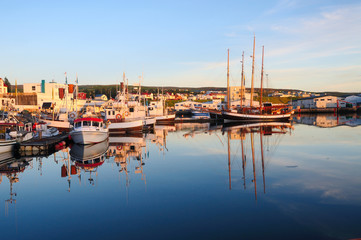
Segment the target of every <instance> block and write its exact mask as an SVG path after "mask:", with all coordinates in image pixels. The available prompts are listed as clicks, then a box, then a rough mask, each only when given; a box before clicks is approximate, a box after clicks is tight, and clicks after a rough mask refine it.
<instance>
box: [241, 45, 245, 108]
mask: <svg viewBox="0 0 361 240" xmlns="http://www.w3.org/2000/svg"><path fill="white" fill-rule="evenodd" d="M243 67H244V51H243V52H242V73H241V107H242V105H243V88H244V84H243V79H244V72H243Z"/></svg>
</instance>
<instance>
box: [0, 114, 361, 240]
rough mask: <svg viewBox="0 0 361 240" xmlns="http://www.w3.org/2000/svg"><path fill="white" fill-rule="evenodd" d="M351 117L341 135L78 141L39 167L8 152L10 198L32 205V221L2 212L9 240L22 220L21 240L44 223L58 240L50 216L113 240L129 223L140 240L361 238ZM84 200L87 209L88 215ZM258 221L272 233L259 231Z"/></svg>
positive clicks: (255, 130)
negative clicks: (153, 238) (90, 228)
mask: <svg viewBox="0 0 361 240" xmlns="http://www.w3.org/2000/svg"><path fill="white" fill-rule="evenodd" d="M310 117H311V118H313V120H316V118H317V116H315V115H313V116H310ZM302 119H303V121H304V122H305V121H306V117H305V116H304V117H303V118H302ZM320 119H321V118H320ZM327 119H328V118H327ZM340 119H341V118H339V123H340V122H341V121H340ZM342 119H343V118H342ZM344 119H345V120H347V121H342V122H343V123H344V124H342V126H344V127H337V128H336V127H335V128H332V129H324V128H315V127H308V126H306V125H303V124H295V125H292V124H290V123H267V124H243V125H213V124H177V125H174V126H159V127H158V126H157V127H156V128H155V129H154V131H153V132H148V133H139V134H135V135H134V134H133V135H111V136H110V137H109V141H106V142H102V143H100V144H96V145H91V146H83V145H75V144H74V145H72V146H71V147H70V148H65V149H62V150H60V151H58V152H56V153H54V154H53V155H51V156H43V157H37V158H33V161H31V160H32V159H30V158H29V159H15V158H14V157H13V156H11V155H4V156H3V157H0V158H1V159H2V160H1V161H0V162H1V163H0V171H1V179H0V180H1V181H2V183H1V184H0V187H1V189H0V190H1V191H2V192H1V193H2V194H1V195H0V196H3V198H2V199H1V201H2V202H3V203H4V201H6V202H5V203H6V204H7V205H9V204H11V203H13V205H15V204H14V203H15V202H16V200H18V201H17V203H16V204H17V207H20V208H21V215H20V216H21V218H15V217H14V218H12V214H8V215H6V216H5V217H4V215H0V217H3V218H0V220H4V221H2V224H3V229H7V228H8V229H9V230H12V231H6V232H9V233H8V235H7V233H6V232H5V235H4V238H7V239H8V238H9V237H10V234H11V233H12V232H15V231H13V230H15V227H14V226H15V223H16V224H18V225H19V226H21V227H22V228H21V229H22V231H21V232H20V231H19V232H17V237H18V238H20V239H21V238H25V234H33V233H34V232H35V230H33V229H35V228H34V224H39V225H41V226H42V231H41V234H42V233H43V232H44V231H48V233H49V235H51V234H53V233H54V231H56V229H55V230H54V228H52V227H50V226H49V225H47V224H46V223H47V221H48V219H51V220H52V221H53V222H56V223H57V227H59V226H61V227H62V231H63V229H71V227H72V226H75V225H76V226H79V227H80V228H84V229H85V228H86V224H87V223H84V225H82V222H83V221H82V220H83V219H88V218H89V219H92V220H93V221H94V226H99V229H102V230H103V231H99V232H98V231H92V232H91V233H89V234H86V233H83V232H82V234H83V235H82V237H89V238H102V237H103V238H104V237H105V236H103V234H104V232H107V233H109V235H106V237H105V238H114V236H117V233H118V230H119V222H122V223H124V224H125V225H124V228H122V231H123V236H124V238H132V236H134V235H132V234H133V233H134V232H135V231H137V230H139V228H141V229H142V231H138V232H137V233H138V234H139V235H137V237H135V238H138V239H144V238H146V237H149V236H157V237H159V238H163V239H165V238H169V236H170V235H172V234H173V235H174V232H176V233H177V236H178V235H179V236H178V238H179V239H188V238H192V237H193V238H197V239H199V238H218V239H234V238H237V237H240V236H242V237H244V238H246V239H263V238H266V237H268V235H269V234H270V236H271V237H270V238H272V239H290V238H293V237H294V236H297V237H296V239H335V238H336V239H347V238H355V237H359V236H361V232H360V230H359V229H358V226H359V225H360V224H361V222H360V220H359V213H360V212H361V208H360V204H359V202H360V199H361V197H360V196H361V194H360V191H359V190H358V189H360V186H361V184H360V183H361V179H360V174H359V171H360V169H361V161H360V156H361V150H360V149H361V148H360V143H361V139H360V136H361V133H360V131H361V127H356V128H350V127H347V125H352V124H350V123H353V122H357V121H358V119H359V118H358V117H354V116H352V117H351V118H349V117H345V118H344ZM313 120H312V121H313ZM336 120H337V119H336ZM349 120H352V121H349ZM295 121H296V119H295ZM310 121H311V120H310ZM332 121H334V119H333V118H332ZM316 122H317V121H316ZM318 122H321V121H318ZM347 122H348V123H347ZM312 125H314V124H313V123H312ZM326 125H327V124H326ZM323 126H325V124H324V125H323ZM357 131H358V132H357ZM33 165H34V167H33ZM124 185H125V186H126V188H124V187H123V186H124ZM66 190H68V191H69V192H68V191H66ZM70 190H71V191H70ZM16 193H19V195H18V196H19V197H18V198H16ZM20 193H21V198H20ZM44 196H46V197H44ZM3 200H4V201H3ZM75 201H77V202H82V204H77V205H76V212H77V214H74V202H75ZM19 205H20V206H19ZM94 206H96V207H94ZM89 209H92V211H89ZM19 212H20V211H19ZM13 215H15V214H13ZM65 215H66V217H64V216H65ZM336 215H337V217H335V216H336ZM36 216H38V217H36ZM69 216H71V218H69ZM34 217H36V223H34V224H30V225H29V222H31V221H32V219H33V218H34ZM13 219H16V220H13ZM145 219H146V220H145ZM10 220H13V221H10ZM140 220H141V221H140ZM14 222H15V223H14ZM34 222H35V221H34ZM257 224H261V225H262V226H265V227H264V231H258V232H256V231H250V230H249V226H250V225H252V226H253V225H254V226H256V225H257ZM227 226H231V227H227ZM26 227H27V228H26ZM220 228H221V229H226V230H224V231H223V230H219V229H220ZM24 229H25V230H24ZM69 231H70V230H69ZM164 231H165V233H164V235H159V233H163V232H164ZM195 232H199V233H200V235H197V236H193V235H192V233H195ZM71 234H73V232H64V233H63V235H61V234H60V235H59V238H64V237H67V236H70V235H71ZM173 235H172V236H173ZM335 236H336V237H335ZM74 237H77V236H74ZM176 238H177V237H176Z"/></svg>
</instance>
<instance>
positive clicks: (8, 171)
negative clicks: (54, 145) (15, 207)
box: [0, 152, 32, 215]
mask: <svg viewBox="0 0 361 240" xmlns="http://www.w3.org/2000/svg"><path fill="white" fill-rule="evenodd" d="M31 160H32V158H30V159H29V158H23V159H16V158H15V157H14V156H13V154H12V153H11V152H6V153H2V154H1V155H0V184H1V183H2V182H3V178H5V177H6V178H7V179H8V180H9V186H10V191H9V197H8V199H6V200H5V215H7V214H8V211H9V204H15V203H16V196H17V194H16V193H15V192H14V191H13V185H14V183H18V182H19V174H20V173H22V172H24V171H25V169H26V168H27V167H28V166H29V162H31Z"/></svg>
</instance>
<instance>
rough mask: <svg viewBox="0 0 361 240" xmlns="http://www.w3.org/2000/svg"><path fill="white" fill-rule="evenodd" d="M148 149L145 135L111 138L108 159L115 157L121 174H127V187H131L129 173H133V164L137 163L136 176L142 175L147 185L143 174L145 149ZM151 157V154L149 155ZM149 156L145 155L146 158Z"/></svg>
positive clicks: (115, 136) (114, 136)
mask: <svg viewBox="0 0 361 240" xmlns="http://www.w3.org/2000/svg"><path fill="white" fill-rule="evenodd" d="M145 147H146V141H145V138H144V136H143V134H141V133H139V134H132V135H129V134H127V135H113V136H111V137H109V151H108V153H107V156H108V157H114V162H115V164H116V166H117V167H118V168H119V174H125V177H126V186H127V187H128V186H129V183H130V180H129V173H130V171H131V167H130V166H131V162H132V161H135V162H136V165H135V167H134V173H135V174H141V180H143V181H144V182H145V183H146V179H145V174H144V172H143V166H144V165H145V163H144V158H143V155H142V153H143V148H145ZM148 155H149V154H148ZM146 156H147V155H145V157H146Z"/></svg>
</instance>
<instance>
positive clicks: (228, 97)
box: [227, 49, 231, 110]
mask: <svg viewBox="0 0 361 240" xmlns="http://www.w3.org/2000/svg"><path fill="white" fill-rule="evenodd" d="M227 52H228V56H227V110H229V109H230V106H231V104H230V101H231V97H230V96H231V93H230V91H229V49H227Z"/></svg>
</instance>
